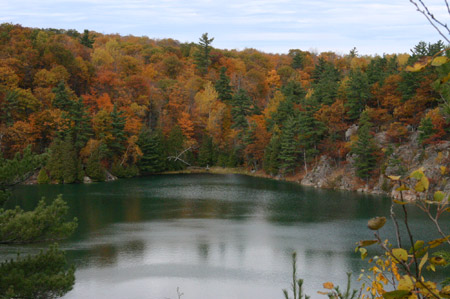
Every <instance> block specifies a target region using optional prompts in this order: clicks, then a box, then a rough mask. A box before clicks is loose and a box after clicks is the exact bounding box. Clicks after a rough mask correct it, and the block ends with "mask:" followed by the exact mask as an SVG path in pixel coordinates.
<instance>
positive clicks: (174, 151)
mask: <svg viewBox="0 0 450 299" xmlns="http://www.w3.org/2000/svg"><path fill="white" fill-rule="evenodd" d="M183 144H184V135H183V131H181V128H180V127H179V126H174V127H173V128H172V130H171V131H170V133H169V136H168V137H167V141H166V144H165V149H166V156H167V157H168V158H167V159H168V163H167V167H168V169H169V170H181V169H184V168H185V167H186V164H185V163H183V162H182V161H180V160H179V159H182V160H183V161H186V160H185V159H186V155H185V154H184V155H181V156H179V155H180V154H181V153H182V152H183V150H185V149H184V147H183ZM177 157H179V159H176V158H177ZM169 158H170V159H169Z"/></svg>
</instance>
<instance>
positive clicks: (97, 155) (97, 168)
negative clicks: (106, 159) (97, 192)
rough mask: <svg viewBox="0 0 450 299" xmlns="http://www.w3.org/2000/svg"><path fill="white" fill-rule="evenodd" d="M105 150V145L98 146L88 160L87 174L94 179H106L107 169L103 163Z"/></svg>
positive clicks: (100, 180)
mask: <svg viewBox="0 0 450 299" xmlns="http://www.w3.org/2000/svg"><path fill="white" fill-rule="evenodd" d="M104 151H105V149H104V146H103V145H100V146H98V147H97V148H96V149H94V151H93V152H92V153H91V155H90V156H89V158H88V159H87V161H86V166H85V171H86V175H87V176H88V177H90V178H91V179H92V180H94V181H99V182H103V181H104V180H105V179H106V175H105V169H104V167H103V166H102V164H101V160H102V158H103V155H104Z"/></svg>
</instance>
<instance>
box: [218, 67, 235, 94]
mask: <svg viewBox="0 0 450 299" xmlns="http://www.w3.org/2000/svg"><path fill="white" fill-rule="evenodd" d="M226 71H227V68H226V67H222V68H221V69H220V75H219V80H217V82H216V84H215V88H216V91H217V92H218V93H219V100H221V101H222V102H224V103H230V102H231V100H232V98H233V96H232V92H231V86H230V79H229V78H228V76H227V74H226Z"/></svg>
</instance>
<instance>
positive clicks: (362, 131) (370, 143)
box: [352, 110, 378, 180]
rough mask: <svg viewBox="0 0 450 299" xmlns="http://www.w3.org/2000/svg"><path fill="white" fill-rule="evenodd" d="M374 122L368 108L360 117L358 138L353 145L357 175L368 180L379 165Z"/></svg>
mask: <svg viewBox="0 0 450 299" xmlns="http://www.w3.org/2000/svg"><path fill="white" fill-rule="evenodd" d="M371 128H372V123H371V122H370V118H369V115H368V113H367V111H366V110H364V111H363V112H362V113H361V117H360V118H359V128H358V140H357V141H356V143H355V144H354V145H353V146H352V153H354V154H356V159H355V166H356V175H357V176H358V177H360V178H362V179H366V180H368V179H369V178H370V176H371V173H372V171H373V170H374V169H375V167H376V165H377V158H376V152H377V150H378V149H377V147H376V144H375V141H374V138H373V136H372V134H371V132H370V130H371Z"/></svg>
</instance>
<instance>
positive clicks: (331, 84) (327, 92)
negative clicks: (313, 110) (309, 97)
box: [313, 63, 340, 105]
mask: <svg viewBox="0 0 450 299" xmlns="http://www.w3.org/2000/svg"><path fill="white" fill-rule="evenodd" d="M320 68H321V69H320V72H319V71H317V72H316V76H317V79H316V80H315V82H314V84H313V87H314V93H313V98H314V100H315V101H316V102H317V103H318V104H325V105H331V104H333V103H334V101H335V100H336V97H337V92H338V88H339V79H340V72H339V70H338V69H336V68H335V67H334V66H333V65H332V64H331V63H324V64H323V65H321V66H320Z"/></svg>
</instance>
